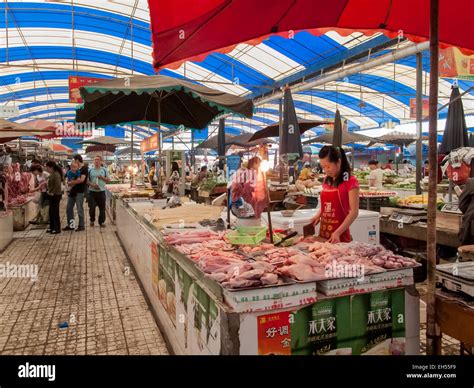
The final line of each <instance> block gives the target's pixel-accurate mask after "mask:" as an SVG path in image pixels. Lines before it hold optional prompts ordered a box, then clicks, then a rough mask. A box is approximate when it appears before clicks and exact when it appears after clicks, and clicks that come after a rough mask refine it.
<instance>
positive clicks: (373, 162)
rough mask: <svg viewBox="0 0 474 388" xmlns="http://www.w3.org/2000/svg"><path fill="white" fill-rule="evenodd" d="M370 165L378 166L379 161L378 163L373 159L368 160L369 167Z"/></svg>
mask: <svg viewBox="0 0 474 388" xmlns="http://www.w3.org/2000/svg"><path fill="white" fill-rule="evenodd" d="M371 164H375V165H377V164H379V161H378V160H375V159H373V160H369V165H371Z"/></svg>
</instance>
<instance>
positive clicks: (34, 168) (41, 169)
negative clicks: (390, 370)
mask: <svg viewBox="0 0 474 388" xmlns="http://www.w3.org/2000/svg"><path fill="white" fill-rule="evenodd" d="M34 171H38V172H39V173H40V174H41V173H42V172H43V167H41V166H40V165H39V164H34V165H33V166H31V168H30V172H34Z"/></svg>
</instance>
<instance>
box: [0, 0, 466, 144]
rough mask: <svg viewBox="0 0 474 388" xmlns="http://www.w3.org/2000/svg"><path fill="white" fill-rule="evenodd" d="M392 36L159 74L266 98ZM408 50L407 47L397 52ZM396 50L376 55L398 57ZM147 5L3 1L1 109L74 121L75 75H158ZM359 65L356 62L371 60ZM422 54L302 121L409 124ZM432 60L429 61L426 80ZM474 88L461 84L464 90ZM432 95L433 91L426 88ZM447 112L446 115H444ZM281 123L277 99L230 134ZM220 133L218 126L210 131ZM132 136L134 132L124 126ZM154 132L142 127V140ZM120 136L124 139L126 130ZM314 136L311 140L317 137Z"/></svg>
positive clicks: (242, 53)
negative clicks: (71, 94)
mask: <svg viewBox="0 0 474 388" xmlns="http://www.w3.org/2000/svg"><path fill="white" fill-rule="evenodd" d="M387 41H388V38H387V37H385V36H383V35H381V34H375V35H373V36H365V35H363V34H361V33H354V34H352V35H349V36H347V37H342V36H340V35H338V34H337V33H335V32H329V33H327V34H325V35H322V36H314V35H312V34H310V33H308V32H305V31H303V32H299V33H296V34H295V35H294V37H293V38H292V39H286V38H283V37H280V36H272V37H270V38H269V39H267V40H265V41H263V42H262V43H260V44H258V45H256V46H251V45H248V44H240V45H238V46H237V47H236V48H235V49H234V50H233V51H231V52H229V53H227V54H221V53H213V54H210V55H209V56H207V57H206V58H205V59H204V60H203V61H201V62H196V61H189V62H186V63H184V64H182V65H181V66H180V67H179V68H177V69H163V70H161V74H165V75H168V76H172V77H178V78H186V79H189V80H192V81H193V82H198V83H201V84H204V85H207V86H209V87H211V88H215V89H219V90H223V91H226V92H229V93H233V94H237V95H241V96H245V97H248V98H254V99H258V98H259V97H260V96H262V95H264V94H269V93H272V92H274V91H277V90H279V88H280V87H282V86H284V85H286V84H289V83H290V84H291V83H293V82H300V80H301V79H302V78H304V79H305V81H307V80H308V79H311V78H314V77H316V76H318V75H321V73H325V72H326V71H327V69H328V68H330V67H331V66H336V65H337V66H340V65H341V64H342V63H343V62H344V61H348V62H349V61H350V59H351V58H353V57H354V56H357V55H361V54H363V53H367V50H369V49H372V48H374V47H376V46H378V45H381V44H384V43H386V42H387ZM409 44H411V43H410V42H407V41H405V42H400V43H399V45H398V46H399V48H403V47H406V46H407V45H409ZM395 48H397V47H395V46H390V47H388V48H386V49H384V50H382V51H380V52H378V53H375V54H373V57H374V56H380V55H383V54H385V53H388V52H391V51H392V50H393V49H395ZM151 51H152V50H151V31H150V25H149V14H148V5H147V1H146V0H137V1H129V0H114V1H105V0H75V1H74V2H73V6H72V5H71V4H70V3H67V2H62V1H8V2H2V3H0V66H1V69H2V71H1V73H0V88H1V89H0V105H4V104H8V105H16V106H18V108H19V112H20V113H19V115H18V116H17V117H13V118H11V119H12V120H15V121H19V122H26V121H29V120H34V119H50V120H73V119H74V109H75V108H76V106H75V105H74V104H70V103H69V102H68V77H69V76H72V75H77V76H87V77H99V78H110V77H125V76H130V75H138V74H140V75H151V74H154V72H153V68H152V58H151ZM366 59H367V58H366V57H360V58H358V59H357V60H356V62H360V61H364V60H366ZM415 66H416V58H415V56H410V57H407V58H404V59H402V60H399V61H398V62H396V63H392V64H388V65H383V66H380V67H377V68H374V69H370V70H367V71H364V72H363V73H360V74H356V75H351V76H349V77H346V78H344V79H339V80H337V81H333V82H329V83H327V84H325V85H323V86H321V87H318V88H314V89H312V90H308V91H305V92H301V93H296V94H294V96H293V98H294V101H295V107H296V110H297V115H298V116H299V117H301V118H306V119H315V120H317V119H328V118H333V117H334V114H335V110H336V109H339V110H340V111H341V114H342V116H343V117H344V118H346V119H347V120H348V126H349V129H350V130H362V129H370V128H377V127H380V126H382V125H383V124H384V123H386V122H391V123H394V124H403V123H406V122H409V121H410V120H412V119H410V109H409V108H410V99H412V98H415V84H416V77H415ZM428 72H429V56H428V53H427V52H425V53H423V76H424V77H423V78H424V80H427V79H428ZM452 82H453V81H452V80H449V79H441V80H440V86H439V89H440V106H441V105H444V104H445V103H447V102H448V99H449V94H450V86H451V84H452ZM473 85H474V82H472V81H459V87H460V88H461V92H462V91H464V90H467V89H469V88H470V87H472V86H473ZM423 91H424V95H425V96H426V95H427V91H428V88H427V85H424V89H423ZM473 95H474V91H473V90H471V91H469V92H468V94H467V95H466V96H464V97H463V103H464V110H465V113H466V114H474V97H473ZM446 113H447V110H446V109H444V110H442V111H441V112H440V118H444V117H446ZM276 121H278V101H277V100H274V101H271V102H269V103H266V104H264V105H263V106H259V107H258V108H257V109H256V112H255V114H254V117H253V119H251V120H248V119H247V120H243V119H241V118H236V117H230V118H228V119H227V121H226V125H227V127H226V128H227V130H228V132H229V133H232V134H239V133H241V132H242V131H247V132H254V131H256V130H259V129H261V128H263V127H264V126H266V125H269V124H272V123H274V122H276ZM211 127H212V128H215V126H211ZM124 130H125V135H126V136H130V127H125V129H124ZM152 131H153V128H152V129H151V130H149V129H148V128H146V127H141V126H135V134H136V135H137V137H145V136H148V135H149V134H150V133H151V132H152ZM120 133H121V132H120ZM310 135H311V134H310Z"/></svg>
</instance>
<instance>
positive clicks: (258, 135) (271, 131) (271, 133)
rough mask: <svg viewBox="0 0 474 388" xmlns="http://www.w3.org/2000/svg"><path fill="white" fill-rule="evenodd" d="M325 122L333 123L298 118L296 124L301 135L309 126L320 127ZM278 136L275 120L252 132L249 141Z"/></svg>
mask: <svg viewBox="0 0 474 388" xmlns="http://www.w3.org/2000/svg"><path fill="white" fill-rule="evenodd" d="M327 124H333V122H332V121H320V120H305V119H298V125H299V127H300V134H301V135H302V134H303V133H305V132H306V131H308V130H310V129H311V128H315V127H320V126H323V125H327ZM279 136H280V123H278V122H276V123H273V124H271V125H269V126H268V127H265V128H263V129H261V130H260V131H257V132H255V133H254V134H253V136H252V137H251V138H250V140H249V141H254V140H258V139H265V138H269V137H279Z"/></svg>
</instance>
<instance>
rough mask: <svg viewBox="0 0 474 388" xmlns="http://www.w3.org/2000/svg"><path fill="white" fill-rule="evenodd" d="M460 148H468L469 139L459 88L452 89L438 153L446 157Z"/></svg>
mask: <svg viewBox="0 0 474 388" xmlns="http://www.w3.org/2000/svg"><path fill="white" fill-rule="evenodd" d="M460 147H469V138H468V136H467V126H466V119H465V117H464V108H463V106H462V100H461V97H460V93H459V88H457V87H453V88H452V92H451V97H450V99H449V108H448V117H447V119H446V127H445V129H444V135H443V141H442V142H441V146H440V148H439V153H440V154H444V155H446V154H449V153H450V152H451V151H452V150H455V149H456V148H460Z"/></svg>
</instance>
